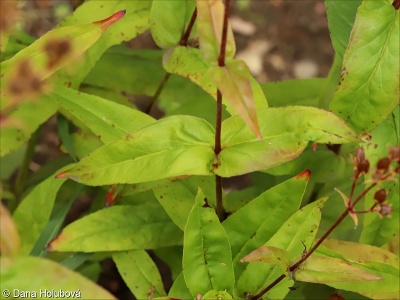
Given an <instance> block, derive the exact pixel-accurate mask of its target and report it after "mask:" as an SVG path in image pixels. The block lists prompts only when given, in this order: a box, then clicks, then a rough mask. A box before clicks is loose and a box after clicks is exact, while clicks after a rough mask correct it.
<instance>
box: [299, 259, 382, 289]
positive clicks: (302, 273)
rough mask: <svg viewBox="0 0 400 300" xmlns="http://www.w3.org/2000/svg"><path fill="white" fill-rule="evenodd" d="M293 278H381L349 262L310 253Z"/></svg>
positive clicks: (322, 280) (316, 280)
mask: <svg viewBox="0 0 400 300" xmlns="http://www.w3.org/2000/svg"><path fill="white" fill-rule="evenodd" d="M295 278H296V279H297V280H300V281H306V282H313V283H334V282H351V281H371V280H381V279H382V278H381V277H379V276H376V275H374V274H371V273H368V272H367V271H365V270H363V269H361V268H358V267H357V266H355V265H352V264H351V263H350V262H348V261H345V260H342V259H339V258H334V257H327V256H319V255H315V254H314V255H311V256H310V257H309V258H308V259H307V260H306V261H305V262H304V263H303V264H302V265H301V266H300V268H299V269H298V270H297V271H296V272H295Z"/></svg>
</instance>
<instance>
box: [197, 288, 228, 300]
mask: <svg viewBox="0 0 400 300" xmlns="http://www.w3.org/2000/svg"><path fill="white" fill-rule="evenodd" d="M201 299H204V300H208V299H216V300H230V299H233V298H232V296H231V295H229V294H228V293H227V292H225V291H216V290H211V291H209V292H207V293H206V294H205V295H204V296H203V297H201Z"/></svg>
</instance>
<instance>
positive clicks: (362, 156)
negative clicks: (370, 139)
mask: <svg viewBox="0 0 400 300" xmlns="http://www.w3.org/2000/svg"><path fill="white" fill-rule="evenodd" d="M354 158H355V159H356V160H357V163H359V162H360V161H364V160H365V152H364V149H363V148H358V149H357V151H356V154H355V155H354Z"/></svg>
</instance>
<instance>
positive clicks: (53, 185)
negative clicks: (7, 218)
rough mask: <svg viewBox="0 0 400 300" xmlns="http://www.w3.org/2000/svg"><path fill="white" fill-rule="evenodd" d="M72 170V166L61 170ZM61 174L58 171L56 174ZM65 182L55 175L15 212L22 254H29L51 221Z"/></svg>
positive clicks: (25, 199)
mask: <svg viewBox="0 0 400 300" xmlns="http://www.w3.org/2000/svg"><path fill="white" fill-rule="evenodd" d="M68 168H71V165H68V166H66V167H63V168H62V169H61V170H65V169H68ZM58 172H60V170H59V171H57V172H56V173H58ZM64 182H65V179H63V180H57V179H55V178H54V174H53V175H52V176H50V177H49V178H47V179H46V180H45V181H43V182H41V183H40V184H38V185H36V187H35V188H34V189H33V190H32V191H31V192H30V193H29V194H28V195H27V196H26V197H25V198H24V199H23V200H22V202H21V204H20V205H19V206H18V207H17V209H16V210H15V211H14V214H13V218H14V221H15V223H16V225H17V228H18V231H19V234H20V237H21V242H22V245H21V250H20V253H21V254H28V253H29V252H30V251H31V249H32V247H33V246H34V244H35V243H36V240H37V239H38V237H39V236H40V234H41V233H42V231H43V229H44V228H45V227H46V224H47V222H48V221H49V219H50V215H51V212H52V210H53V205H54V202H55V200H56V196H57V193H58V190H59V189H60V187H61V186H62V185H63V183H64Z"/></svg>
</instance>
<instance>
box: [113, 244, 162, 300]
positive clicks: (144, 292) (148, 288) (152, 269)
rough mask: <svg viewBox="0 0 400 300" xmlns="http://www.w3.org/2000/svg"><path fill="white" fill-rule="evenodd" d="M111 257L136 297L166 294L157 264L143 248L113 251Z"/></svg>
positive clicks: (153, 296) (143, 297) (146, 297)
mask: <svg viewBox="0 0 400 300" xmlns="http://www.w3.org/2000/svg"><path fill="white" fill-rule="evenodd" d="M112 259H113V260H114V262H115V264H116V265H117V268H118V271H119V274H120V275H121V277H122V278H123V279H124V281H125V283H126V284H127V286H128V287H129V289H130V290H131V292H132V293H133V294H134V295H135V297H136V299H151V298H155V297H160V296H165V295H166V293H165V291H164V286H163V282H162V280H161V276H160V273H159V271H158V269H157V266H156V264H155V263H154V262H153V260H152V259H151V257H150V256H149V255H148V254H147V252H146V251H145V250H130V251H120V252H115V253H113V255H112Z"/></svg>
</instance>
